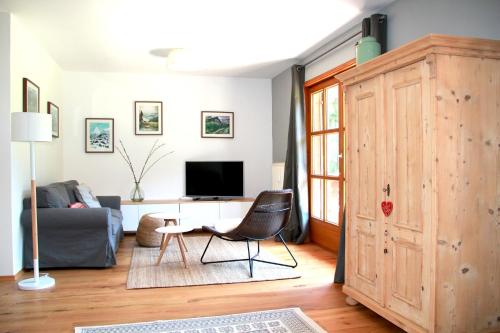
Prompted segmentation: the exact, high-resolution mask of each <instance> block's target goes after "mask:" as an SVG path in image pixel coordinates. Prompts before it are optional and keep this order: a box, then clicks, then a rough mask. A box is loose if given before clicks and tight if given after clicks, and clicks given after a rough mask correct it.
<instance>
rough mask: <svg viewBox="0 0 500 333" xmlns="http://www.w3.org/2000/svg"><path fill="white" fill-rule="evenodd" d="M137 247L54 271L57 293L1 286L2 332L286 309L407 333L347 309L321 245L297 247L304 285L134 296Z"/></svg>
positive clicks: (345, 328)
mask: <svg viewBox="0 0 500 333" xmlns="http://www.w3.org/2000/svg"><path fill="white" fill-rule="evenodd" d="M134 245H135V238H134V236H127V237H125V239H124V241H123V242H122V244H121V248H120V250H119V252H118V265H116V266H115V267H113V268H108V269H83V270H82V269H66V270H50V274H51V276H53V277H55V279H56V287H55V289H53V290H50V291H44V292H28V291H19V290H17V289H16V285H15V283H14V282H5V281H3V282H0V332H1V333H7V332H9V333H31V332H50V333H56V332H63V333H69V332H74V327H75V326H90V325H102V324H115V323H116V324H117V323H128V322H138V321H152V320H159V319H176V318H189V317H196V316H212V315H222V314H230V313H239V312H249V311H259V310H267V309H277V308H285V307H300V308H301V309H302V310H303V311H304V312H305V313H306V314H307V315H308V316H309V317H311V318H312V319H313V320H315V321H316V322H317V323H318V324H319V325H321V326H322V327H323V328H324V329H325V330H327V331H328V332H346V333H347V332H360V333H362V332H372V333H375V332H401V331H400V330H399V329H398V328H396V327H395V326H394V325H392V324H391V323H389V322H388V321H386V320H385V319H383V318H381V317H379V316H378V315H376V314H375V313H374V312H372V311H370V310H368V309H366V308H365V307H363V306H361V305H357V306H354V307H352V306H348V305H346V304H345V302H344V299H345V296H344V294H342V292H341V287H340V286H336V285H334V284H332V281H333V275H334V270H335V256H334V255H333V254H331V253H329V252H327V251H325V250H323V249H321V248H320V247H318V246H316V245H313V244H305V245H300V246H291V250H292V251H293V252H294V254H295V255H296V257H297V259H298V261H299V266H298V267H297V268H296V269H297V270H299V271H300V273H301V274H302V278H300V279H291V280H282V281H268V282H255V283H240V284H226V285H212V286H197V287H180V288H156V289H136V290H126V289H125V283H126V279H127V272H128V267H129V263H130V258H131V255H132V249H133V247H134ZM264 246H265V247H266V249H268V250H270V251H271V252H273V253H274V254H275V255H277V256H280V255H281V254H282V253H283V252H282V251H283V249H282V247H281V246H279V244H277V243H274V242H266V243H265V244H264ZM283 258H285V257H283ZM166 265H167V264H166ZM24 275H25V276H26V277H27V276H29V275H30V274H29V273H25V274H24Z"/></svg>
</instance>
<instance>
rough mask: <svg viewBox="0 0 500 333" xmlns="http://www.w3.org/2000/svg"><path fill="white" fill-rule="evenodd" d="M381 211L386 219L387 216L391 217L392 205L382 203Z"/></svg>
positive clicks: (390, 203) (385, 202)
mask: <svg viewBox="0 0 500 333" xmlns="http://www.w3.org/2000/svg"><path fill="white" fill-rule="evenodd" d="M381 206H382V211H383V212H384V215H385V216H386V217H387V216H389V215H391V213H392V208H393V206H394V205H393V204H392V201H382V205H381Z"/></svg>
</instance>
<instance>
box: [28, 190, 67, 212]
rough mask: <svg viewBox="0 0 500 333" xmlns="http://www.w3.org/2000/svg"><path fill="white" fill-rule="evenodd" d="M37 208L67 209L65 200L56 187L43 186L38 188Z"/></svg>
mask: <svg viewBox="0 0 500 333" xmlns="http://www.w3.org/2000/svg"><path fill="white" fill-rule="evenodd" d="M36 196H37V207H38V208H66V207H67V206H66V205H65V201H64V199H63V198H62V197H61V195H60V194H59V191H58V190H57V188H55V187H51V186H43V187H39V188H37V191H36Z"/></svg>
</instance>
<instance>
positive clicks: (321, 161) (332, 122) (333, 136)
mask: <svg viewBox="0 0 500 333" xmlns="http://www.w3.org/2000/svg"><path fill="white" fill-rule="evenodd" d="M329 81H331V82H329V83H330V84H329V85H327V86H325V87H323V86H324V84H323V85H321V86H320V87H317V90H313V89H311V90H310V91H311V92H310V106H311V107H310V109H311V110H310V112H308V113H309V114H308V117H309V118H310V119H309V123H310V130H309V131H308V132H309V133H310V136H309V147H308V148H309V156H310V159H309V166H310V168H309V170H310V173H309V184H310V192H311V198H310V202H311V217H312V218H314V219H316V220H318V221H322V222H327V223H331V224H334V225H339V221H340V207H341V193H340V188H341V187H340V186H339V183H340V182H341V180H342V177H341V172H340V171H341V167H340V158H341V154H340V152H341V147H340V144H341V141H342V140H341V138H340V134H341V130H340V127H339V124H340V116H341V115H340V86H339V83H338V81H336V80H334V79H332V80H329Z"/></svg>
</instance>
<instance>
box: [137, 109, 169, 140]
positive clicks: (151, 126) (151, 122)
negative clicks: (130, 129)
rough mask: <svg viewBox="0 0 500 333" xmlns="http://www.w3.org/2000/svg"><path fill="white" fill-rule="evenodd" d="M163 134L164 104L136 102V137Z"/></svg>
mask: <svg viewBox="0 0 500 333" xmlns="http://www.w3.org/2000/svg"><path fill="white" fill-rule="evenodd" d="M162 134H163V103H162V102H150V101H137V102H135V135H162Z"/></svg>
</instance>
